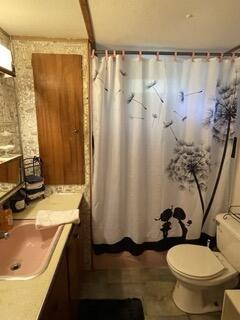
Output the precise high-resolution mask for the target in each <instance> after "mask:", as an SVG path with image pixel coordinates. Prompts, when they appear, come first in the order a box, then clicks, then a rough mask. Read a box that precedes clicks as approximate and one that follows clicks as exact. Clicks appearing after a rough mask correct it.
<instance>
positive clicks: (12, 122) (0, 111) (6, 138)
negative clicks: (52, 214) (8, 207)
mask: <svg viewBox="0 0 240 320" xmlns="http://www.w3.org/2000/svg"><path fill="white" fill-rule="evenodd" d="M21 153H22V152H21V143H20V131H19V123H18V112H17V101H16V94H15V86H14V79H13V78H11V77H9V78H0V200H2V199H3V197H4V198H5V197H6V196H7V195H9V194H11V192H12V191H15V190H16V188H17V186H18V185H19V184H20V183H21V172H20V167H21Z"/></svg>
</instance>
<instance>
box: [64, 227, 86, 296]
mask: <svg viewBox="0 0 240 320" xmlns="http://www.w3.org/2000/svg"><path fill="white" fill-rule="evenodd" d="M80 230H81V229H80V225H75V226H73V229H72V232H71V235H70V237H69V241H68V244H67V257H68V268H69V286H70V297H71V299H78V298H79V293H80V288H81V287H80V286H81V273H82V272H81V271H82V269H83V248H82V243H81V232H80Z"/></svg>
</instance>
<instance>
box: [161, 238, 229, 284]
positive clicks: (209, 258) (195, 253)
mask: <svg viewBox="0 0 240 320" xmlns="http://www.w3.org/2000/svg"><path fill="white" fill-rule="evenodd" d="M167 261H168V263H169V265H170V266H172V267H173V269H175V270H176V271H179V272H180V273H182V274H185V275H186V276H189V277H193V278H204V279H210V278H213V277H214V276H217V275H219V274H220V273H222V272H223V270H224V266H223V265H222V264H221V262H220V261H219V260H218V259H217V257H216V256H215V254H214V253H213V252H212V251H211V250H210V249H209V248H208V247H203V246H198V245H192V244H180V245H177V246H175V247H173V248H171V249H170V250H169V251H168V254H167Z"/></svg>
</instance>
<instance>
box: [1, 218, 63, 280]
mask: <svg viewBox="0 0 240 320" xmlns="http://www.w3.org/2000/svg"><path fill="white" fill-rule="evenodd" d="M62 228H63V227H62V226H59V227H52V228H49V229H45V230H36V229H35V221H34V220H19V221H14V227H13V229H11V230H10V231H9V233H10V237H9V238H8V239H7V240H4V239H1V240H0V280H24V279H29V278H33V277H36V276H37V275H39V274H40V273H42V272H43V271H44V270H45V269H46V268H47V266H48V264H49V261H50V259H51V256H52V253H53V251H54V249H55V246H56V244H57V241H58V239H59V236H60V234H61V232H62Z"/></svg>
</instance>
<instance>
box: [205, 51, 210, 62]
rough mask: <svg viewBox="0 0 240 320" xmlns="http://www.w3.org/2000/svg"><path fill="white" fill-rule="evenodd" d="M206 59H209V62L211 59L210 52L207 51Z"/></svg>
mask: <svg viewBox="0 0 240 320" xmlns="http://www.w3.org/2000/svg"><path fill="white" fill-rule="evenodd" d="M206 60H207V62H209V60H210V52H207V56H206Z"/></svg>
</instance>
